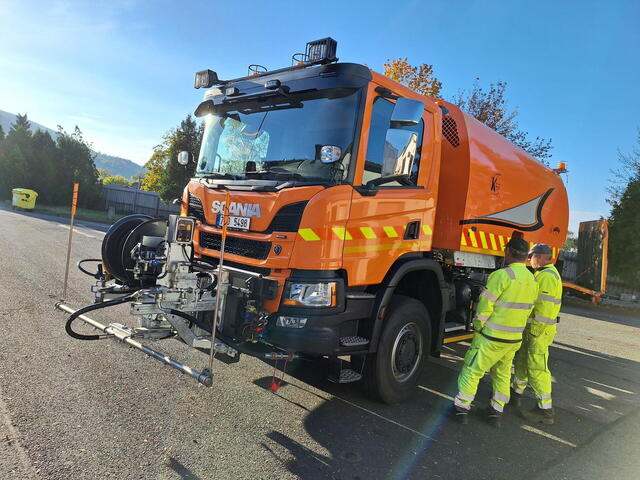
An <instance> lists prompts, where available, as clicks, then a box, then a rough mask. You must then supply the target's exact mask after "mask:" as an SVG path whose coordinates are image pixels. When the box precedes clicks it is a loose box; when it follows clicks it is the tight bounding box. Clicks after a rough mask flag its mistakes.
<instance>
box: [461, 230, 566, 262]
mask: <svg viewBox="0 0 640 480" xmlns="http://www.w3.org/2000/svg"><path fill="white" fill-rule="evenodd" d="M478 238H479V239H480V240H479V241H478ZM509 240H511V237H507V236H504V235H496V234H493V233H491V232H485V231H483V230H478V229H476V230H471V229H463V230H462V235H461V237H460V250H462V251H465V252H474V253H482V254H488V255H500V256H503V255H504V247H505V245H506V244H507V242H509ZM533 245H535V242H529V248H531V247H533ZM551 250H552V258H553V259H554V260H555V259H556V258H558V255H560V249H559V248H557V247H552V249H551Z"/></svg>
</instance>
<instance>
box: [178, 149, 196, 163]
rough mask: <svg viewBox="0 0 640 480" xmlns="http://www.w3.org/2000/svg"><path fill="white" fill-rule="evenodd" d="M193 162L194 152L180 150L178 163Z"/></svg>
mask: <svg viewBox="0 0 640 480" xmlns="http://www.w3.org/2000/svg"><path fill="white" fill-rule="evenodd" d="M189 162H193V154H192V153H191V152H180V153H179V154H178V163H179V164H180V165H188V164H189Z"/></svg>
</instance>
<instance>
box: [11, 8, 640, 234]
mask: <svg viewBox="0 0 640 480" xmlns="http://www.w3.org/2000/svg"><path fill="white" fill-rule="evenodd" d="M384 5H385V4H384V3H382V2H370V1H369V2H364V1H362V2H361V1H355V0H354V1H348V2H347V1H342V2H337V1H326V0H323V1H321V2H303V1H279V2H265V1H255V2H253V1H245V2H219V1H209V2H202V1H191V2H170V1H147V2H142V1H140V2H138V1H133V0H112V1H104V2H103V1H92V2H84V1H55V0H54V1H46V2H44V1H29V2H25V1H14V0H0V42H1V45H2V48H1V50H0V52H1V53H0V110H6V111H9V112H13V113H17V112H20V113H24V112H27V113H28V114H29V116H30V118H32V119H33V120H35V121H37V122H39V123H42V124H44V125H47V126H49V127H52V128H55V127H56V125H58V124H60V125H62V126H64V127H65V128H67V129H71V128H73V126H74V125H76V124H77V125H79V126H80V128H81V129H82V130H83V132H84V133H85V136H86V138H87V139H88V140H89V141H91V142H93V144H94V147H95V148H96V149H97V150H100V151H103V152H105V153H109V154H112V155H119V156H122V157H125V158H130V159H132V160H134V161H136V162H138V163H144V161H145V160H146V159H147V158H148V157H149V155H150V154H151V152H152V149H153V146H154V145H156V144H158V143H160V141H161V138H162V135H163V134H164V133H165V132H166V131H167V130H168V129H169V128H171V127H173V126H175V125H176V124H177V123H178V122H179V121H180V120H181V119H182V118H184V116H185V115H186V114H187V113H189V112H191V111H193V109H194V107H195V106H196V105H197V104H198V102H199V100H200V98H201V91H196V90H194V89H193V88H192V85H193V74H194V72H195V71H197V70H202V69H204V68H212V69H214V70H216V71H217V72H218V73H219V75H220V77H221V78H229V77H235V76H240V75H244V74H245V73H246V68H247V65H248V64H249V63H260V64H262V65H266V66H267V67H269V68H278V67H282V66H286V65H289V62H290V55H291V54H292V53H294V52H297V51H301V50H303V49H304V45H305V43H306V41H308V40H314V39H316V38H321V37H325V36H331V37H333V38H335V39H336V40H338V56H339V57H340V58H341V60H342V61H350V62H357V63H366V64H367V65H369V66H370V67H371V68H373V69H376V70H381V68H382V67H381V66H382V63H383V62H384V61H385V60H386V59H387V58H394V57H398V56H407V57H409V61H410V62H411V63H423V62H425V63H431V64H433V65H434V68H435V72H436V75H437V76H438V78H439V79H440V80H441V81H442V82H443V84H444V96H445V98H446V97H448V96H451V95H453V94H455V93H456V92H457V91H458V90H459V89H468V88H470V87H471V85H472V84H473V81H474V79H475V78H476V77H480V79H481V82H483V83H488V82H491V81H496V80H504V81H506V82H507V83H508V87H507V95H508V98H509V101H510V104H511V106H512V107H517V108H518V110H519V111H520V115H519V119H520V127H521V128H523V129H524V130H527V131H528V132H529V133H530V134H531V135H533V136H536V135H539V136H542V137H551V138H552V139H553V143H554V145H555V149H554V151H553V153H554V158H553V159H552V163H553V164H555V163H556V162H558V161H566V162H567V163H568V166H569V170H570V173H569V177H568V185H567V187H568V191H569V198H570V204H571V210H572V222H571V227H572V228H575V225H576V222H577V221H578V220H585V219H594V218H597V217H598V216H599V215H606V214H607V212H608V206H607V205H606V203H605V198H606V186H607V181H608V178H609V169H610V168H612V167H615V165H616V156H617V150H618V149H621V150H623V151H629V150H630V149H631V148H632V146H633V144H634V142H635V138H636V131H637V128H638V127H640V116H639V115H638V112H639V111H640V95H638V93H637V88H638V85H640V62H638V58H639V57H638V51H639V47H640V28H638V20H640V2H636V1H611V2H602V1H599V2H594V1H575V2H572V1H562V2H558V1H555V2H552V1H537V2H529V1H515V0H512V1H494V2H489V1H478V0H477V1H459V2H451V1H446V0H445V1H426V0H423V1H401V0H395V1H393V2H389V3H388V4H387V5H388V6H387V7H385V6H384Z"/></svg>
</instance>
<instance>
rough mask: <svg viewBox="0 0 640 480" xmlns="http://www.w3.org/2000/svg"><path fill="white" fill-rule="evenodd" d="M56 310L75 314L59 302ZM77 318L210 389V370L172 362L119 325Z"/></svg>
mask: <svg viewBox="0 0 640 480" xmlns="http://www.w3.org/2000/svg"><path fill="white" fill-rule="evenodd" d="M56 308H57V309H58V310H62V311H63V312H67V313H69V314H73V313H75V312H76V310H74V309H73V308H71V307H70V306H69V305H65V304H64V303H61V302H59V303H56ZM78 318H79V319H80V320H82V321H83V322H85V323H86V324H88V325H91V326H92V327H93V328H96V329H98V330H100V331H102V332H103V333H106V334H107V335H112V336H113V337H114V338H115V339H117V340H120V341H121V342H123V343H126V344H127V345H129V346H131V347H133V348H136V349H138V350H140V351H141V352H144V353H146V354H147V355H149V356H150V357H151V358H155V359H156V360H158V361H160V362H162V363H164V364H166V365H169V366H170V367H173V368H175V369H176V370H179V371H180V372H182V373H186V374H188V375H190V376H191V377H193V378H194V379H196V380H197V381H198V383H200V384H202V385H204V386H205V387H210V386H211V385H212V384H213V372H212V371H211V370H210V369H208V368H205V369H204V370H202V371H198V370H194V369H193V368H191V367H188V366H187V365H183V364H182V363H180V362H177V361H175V360H173V359H172V358H171V357H169V356H168V355H165V354H163V353H161V352H158V351H157V350H154V349H153V348H150V347H147V346H146V345H143V344H141V343H140V342H138V341H136V340H134V339H133V338H132V335H133V332H132V331H131V329H130V328H128V327H125V326H124V325H121V324H119V323H111V324H110V325H108V326H105V325H103V324H101V323H100V322H97V321H95V320H93V319H92V318H89V317H87V316H86V315H79V316H78Z"/></svg>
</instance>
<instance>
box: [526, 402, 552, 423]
mask: <svg viewBox="0 0 640 480" xmlns="http://www.w3.org/2000/svg"><path fill="white" fill-rule="evenodd" d="M522 416H523V417H524V418H525V420H528V421H529V422H532V423H544V424H545V425H553V408H540V407H539V406H537V405H536V407H535V408H534V409H533V410H529V411H528V412H522Z"/></svg>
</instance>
